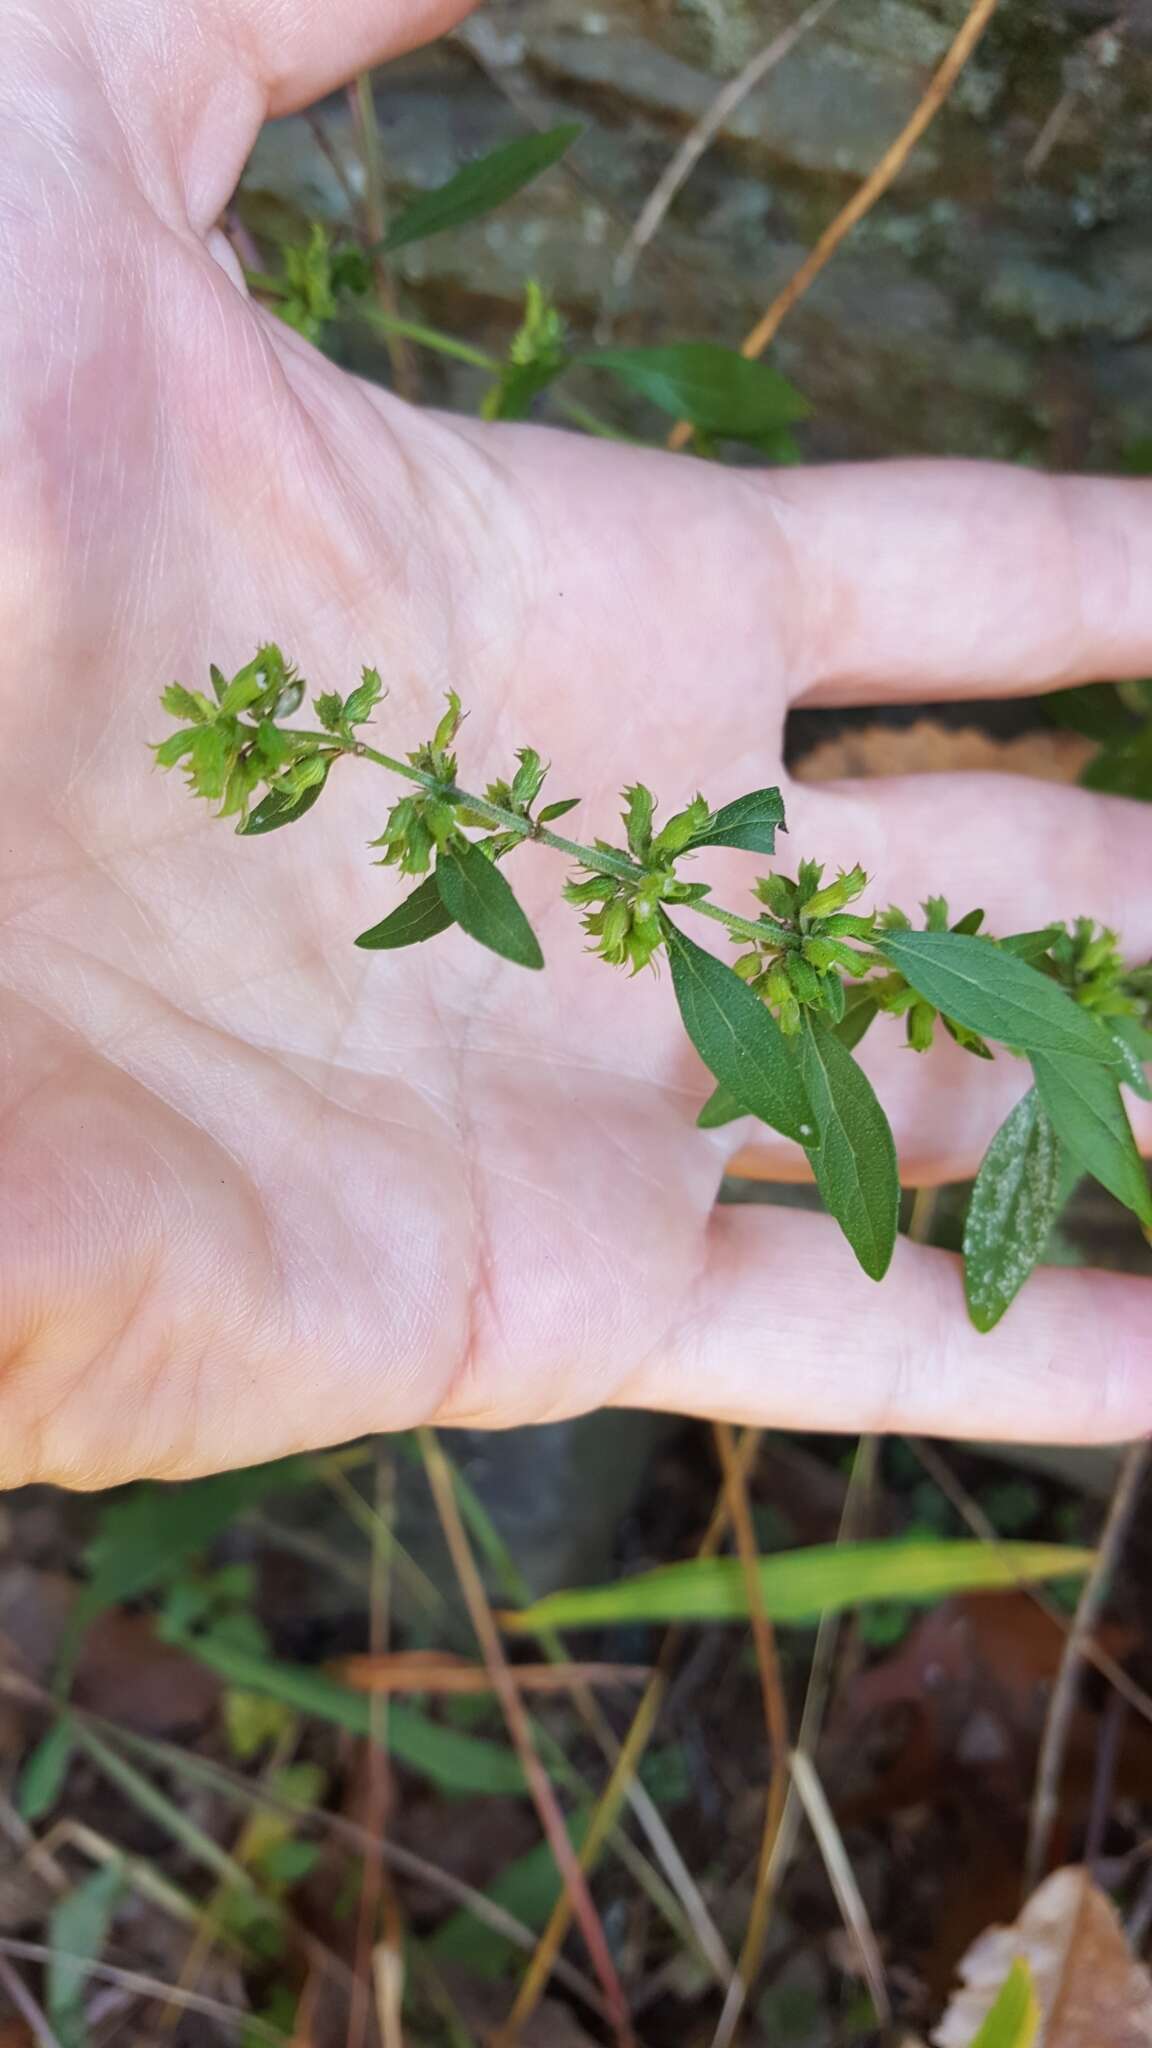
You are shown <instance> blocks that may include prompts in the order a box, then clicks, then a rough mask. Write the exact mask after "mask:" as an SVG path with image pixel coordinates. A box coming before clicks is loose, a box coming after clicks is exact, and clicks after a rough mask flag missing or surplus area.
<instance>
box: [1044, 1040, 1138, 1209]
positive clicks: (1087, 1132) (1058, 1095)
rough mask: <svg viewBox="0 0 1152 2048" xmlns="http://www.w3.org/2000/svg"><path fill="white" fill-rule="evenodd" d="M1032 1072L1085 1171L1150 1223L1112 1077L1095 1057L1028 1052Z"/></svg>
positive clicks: (1129, 1133)
mask: <svg viewBox="0 0 1152 2048" xmlns="http://www.w3.org/2000/svg"><path fill="white" fill-rule="evenodd" d="M1032 1071H1033V1073H1034V1074H1035V1076H1036V1086H1037V1089H1038V1090H1039V1093H1040V1100H1041V1102H1042V1103H1043V1104H1044V1107H1045V1109H1046V1110H1047V1112H1048V1114H1049V1116H1050V1117H1051V1119H1052V1122H1053V1124H1054V1126H1055V1129H1056V1133H1057V1135H1058V1137H1059V1138H1060V1140H1061V1142H1062V1143H1063V1144H1065V1145H1066V1146H1067V1147H1068V1150H1069V1152H1071V1154H1072V1156H1073V1158H1074V1159H1078V1160H1079V1162H1080V1164H1081V1166H1082V1167H1083V1168H1084V1171H1085V1172H1086V1173H1090V1174H1091V1175H1092V1176H1093V1178H1094V1179H1095V1180H1098V1181H1099V1182H1100V1185H1101V1186H1102V1187H1106V1188H1107V1189H1108V1191H1109V1193H1110V1194H1113V1195H1115V1197H1116V1199H1117V1201H1118V1202H1123V1204H1124V1207H1125V1208H1126V1209H1131V1210H1132V1212H1133V1214H1134V1215H1136V1216H1138V1217H1139V1219H1140V1221H1141V1223H1142V1224H1143V1225H1144V1226H1145V1228H1146V1229H1147V1228H1149V1227H1152V1189H1150V1188H1149V1186H1148V1175H1147V1173H1146V1172H1145V1169H1144V1162H1143V1160H1142V1159H1141V1157H1140V1154H1139V1152H1138V1151H1137V1149H1136V1140H1135V1138H1134V1137H1133V1136H1132V1126H1131V1124H1130V1123H1129V1121H1128V1112H1127V1110H1126V1109H1125V1107H1124V1099H1123V1097H1122V1095H1121V1093H1120V1086H1119V1081H1118V1078H1117V1075H1116V1073H1115V1072H1113V1071H1111V1070H1110V1069H1109V1068H1107V1067H1101V1066H1098V1065H1097V1064H1096V1062H1095V1060H1084V1059H1077V1058H1076V1057H1075V1056H1074V1055H1072V1056H1069V1055H1067V1054H1064V1053H1038V1052H1037V1053H1033V1054H1032Z"/></svg>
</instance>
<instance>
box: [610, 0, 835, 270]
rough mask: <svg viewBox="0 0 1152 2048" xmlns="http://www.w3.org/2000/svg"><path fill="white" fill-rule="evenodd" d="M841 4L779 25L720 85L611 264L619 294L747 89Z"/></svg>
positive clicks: (815, 1) (815, 5)
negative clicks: (677, 196)
mask: <svg viewBox="0 0 1152 2048" xmlns="http://www.w3.org/2000/svg"><path fill="white" fill-rule="evenodd" d="M839 4H840V0H812V4H811V6H809V7H806V8H805V9H804V12H803V14H801V15H799V16H798V18H797V19H796V20H795V21H793V22H790V23H789V25H788V27H787V28H784V29H781V31H780V33H779V35H776V36H773V38H772V40H771V42H769V43H766V44H765V46H764V48H763V49H762V50H758V51H757V52H756V55H755V56H754V57H751V58H750V59H749V61H748V63H747V64H745V65H744V67H743V69H742V70H741V71H738V72H737V73H736V76H735V77H734V78H729V79H727V80H726V81H725V83H724V84H723V85H722V86H721V88H720V91H719V92H718V93H717V95H716V97H715V99H714V100H713V101H712V104H711V106H709V107H706V108H705V110H704V112H703V113H702V114H701V116H700V118H699V120H698V121H695V122H694V123H693V125H692V127H691V128H690V129H689V130H688V133H687V135H686V136H685V137H684V140H683V141H682V143H681V144H680V147H679V149H677V151H676V152H675V154H674V155H673V156H672V157H670V158H669V160H668V163H667V164H666V165H665V167H664V169H663V171H662V172H661V174H660V176H659V177H658V178H657V180H656V183H655V184H654V185H653V187H652V190H651V192H650V193H649V194H648V197H647V199H646V200H645V201H644V204H643V206H642V207H641V209H640V212H639V214H638V215H637V217H636V221H635V225H634V226H633V227H632V228H631V229H630V230H629V233H628V238H627V240H626V241H625V243H624V245H623V247H622V248H621V250H620V253H619V255H618V256H617V258H616V261H615V263H614V264H613V266H612V283H613V286H614V288H615V290H616V291H617V292H624V291H626V290H627V288H628V286H629V284H630V283H631V281H632V278H633V275H634V273H635V270H636V265H637V264H638V262H639V261H640V258H641V256H642V255H643V253H644V251H645V249H646V248H647V247H648V244H649V242H651V240H652V238H653V236H654V235H656V234H658V232H659V230H660V227H661V225H662V223H663V220H664V217H665V215H666V213H667V212H668V208H669V207H670V206H671V204H672V202H673V200H674V199H675V197H676V195H677V193H678V192H679V191H680V189H681V187H682V186H683V185H684V184H685V183H686V182H687V180H688V179H689V178H690V177H691V175H692V173H693V171H694V170H695V168H696V166H697V164H698V163H699V161H700V158H701V157H702V156H703V155H704V152H705V150H706V149H708V148H709V147H710V146H711V144H712V143H713V142H714V141H715V139H716V137H717V135H719V133H720V131H721V129H722V128H723V127H724V124H725V122H727V121H730V120H731V118H732V115H733V114H734V113H735V111H736V109H737V107H738V106H740V105H741V103H742V102H743V101H744V100H746V99H747V97H748V95H749V93H750V92H755V90H756V87H757V86H758V85H760V84H761V83H762V82H763V80H764V79H765V78H767V76H768V74H769V72H770V71H774V70H775V68H776V66H777V65H778V64H780V63H782V62H783V60H784V58H785V57H787V56H789V55H790V54H791V52H792V51H793V50H794V49H795V48H796V45H797V43H799V42H801V41H802V39H803V38H804V37H805V36H806V35H807V34H808V32H809V30H810V29H814V28H815V27H816V26H817V24H818V23H819V22H821V21H823V19H824V16H825V15H826V14H830V13H831V11H832V9H833V8H834V7H837V6H839Z"/></svg>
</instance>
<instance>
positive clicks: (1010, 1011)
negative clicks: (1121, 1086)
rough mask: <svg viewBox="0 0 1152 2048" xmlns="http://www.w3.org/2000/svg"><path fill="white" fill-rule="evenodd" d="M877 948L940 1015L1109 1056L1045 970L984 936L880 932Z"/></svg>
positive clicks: (1040, 1048)
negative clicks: (1008, 951) (1033, 965)
mask: <svg viewBox="0 0 1152 2048" xmlns="http://www.w3.org/2000/svg"><path fill="white" fill-rule="evenodd" d="M877 951H878V952H879V953H881V954H882V955H883V957H884V958H885V959H886V960H887V961H889V962H890V963H891V965H892V966H893V967H896V968H898V969H899V970H900V973H901V974H903V975H904V977H905V979H906V980H907V981H909V982H910V983H911V985H912V987H913V988H914V989H916V991H917V992H918V994H920V995H921V996H923V997H924V999H925V1001H926V1002H929V1003H933V1004H934V1005H935V1007H936V1008H937V1009H938V1010H941V1011H943V1013H944V1015H945V1016H946V1017H954V1018H955V1019H956V1022H957V1023H958V1024H965V1025H967V1027H968V1029H969V1031H978V1032H979V1033H980V1034H981V1036H982V1037H986V1038H995V1039H998V1040H999V1041H1000V1043H1001V1045H1009V1046H1020V1047H1022V1048H1023V1050H1024V1051H1025V1052H1052V1053H1076V1054H1079V1055H1080V1056H1081V1057H1082V1058H1085V1059H1089V1060H1091V1059H1096V1060H1102V1061H1103V1062H1104V1063H1105V1064H1106V1065H1107V1064H1109V1063H1110V1064H1113V1065H1114V1064H1116V1063H1117V1062H1118V1060H1119V1054H1118V1053H1117V1051H1116V1048H1115V1046H1113V1045H1112V1044H1111V1042H1110V1041H1109V1039H1108V1037H1107V1034H1106V1033H1105V1032H1103V1031H1102V1030H1101V1028H1100V1026H1099V1024H1098V1023H1097V1022H1096V1020H1095V1018H1094V1017H1090V1016H1089V1015H1088V1013H1087V1011H1085V1010H1081V1009H1080V1008H1079V1007H1078V1005H1077V1004H1076V1003H1074V1002H1073V1000H1072V997H1071V996H1070V995H1068V994H1067V993H1066V992H1065V990H1064V989H1062V988H1059V987H1058V986H1057V984H1056V983H1055V982H1054V981H1049V979H1048V977H1047V975H1046V974H1040V973H1038V972H1037V970H1036V969H1035V968H1034V967H1029V966H1028V965H1027V963H1026V962H1025V961H1023V960H1018V959H1016V958H1015V956H1014V955H1013V954H1011V953H1007V952H1005V951H1003V950H1002V948H1001V947H999V946H996V945H994V944H993V943H992V942H991V941H990V940H988V939H973V938H966V937H965V936H964V935H963V934H962V933H958V932H885V933H884V934H883V935H882V936H881V937H880V939H879V941H878V943H877Z"/></svg>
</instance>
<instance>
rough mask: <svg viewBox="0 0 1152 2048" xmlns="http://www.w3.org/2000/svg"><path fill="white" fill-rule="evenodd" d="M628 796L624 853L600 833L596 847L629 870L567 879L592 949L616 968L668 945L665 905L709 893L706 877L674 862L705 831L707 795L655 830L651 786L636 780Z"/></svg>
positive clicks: (636, 968)
mask: <svg viewBox="0 0 1152 2048" xmlns="http://www.w3.org/2000/svg"><path fill="white" fill-rule="evenodd" d="M623 795H624V803H625V809H624V812H623V822H624V830H625V834H626V836H627V841H628V844H627V851H625V850H624V848H622V847H614V846H611V845H610V844H609V843H608V842H607V841H606V840H603V839H598V840H596V842H595V845H596V850H597V852H599V853H606V854H608V855H610V856H612V857H613V858H615V859H618V860H620V861H624V862H627V864H628V867H629V869H630V870H631V872H630V873H626V874H623V875H620V876H615V875H608V874H602V873H589V874H588V875H586V876H585V877H584V878H582V879H581V880H578V881H570V882H567V883H565V886H564V895H565V897H566V899H567V901H568V902H569V903H573V904H575V905H576V908H577V909H578V910H580V911H582V912H583V915H582V917H581V923H582V924H583V927H584V930H585V931H586V932H587V934H588V936H589V938H590V939H592V941H593V944H592V946H591V948H590V951H592V952H593V953H597V954H599V956H600V958H601V959H602V960H607V961H608V963H609V965H610V966H612V967H627V968H629V969H630V970H631V972H632V973H633V974H639V972H640V969H641V968H642V967H650V966H651V965H652V963H653V962H654V960H655V959H656V956H657V954H658V953H659V952H660V951H661V948H662V947H663V946H664V944H665V939H666V934H665V928H664V922H663V918H662V915H661V905H662V904H664V903H693V902H698V901H699V900H700V899H701V898H702V897H704V896H707V895H708V894H709V893H710V891H709V888H708V884H707V883H706V882H682V881H680V880H679V878H678V876H677V874H676V861H677V859H678V858H679V856H680V855H681V854H683V853H687V852H688V851H689V849H690V848H691V847H692V845H693V844H694V842H695V841H697V840H698V839H699V838H700V837H701V836H702V835H703V834H704V833H705V832H706V831H707V828H708V826H709V825H710V824H711V822H712V818H713V813H712V811H711V810H710V809H709V806H708V805H707V804H706V803H705V801H704V798H703V797H702V796H696V797H694V798H693V800H692V802H691V803H690V804H689V805H688V806H687V807H686V809H684V810H682V811H677V812H676V813H675V815H674V816H673V817H671V818H669V820H668V823H667V824H666V825H665V826H664V827H663V830H662V831H660V832H656V831H654V829H653V820H654V815H655V810H656V800H655V798H654V796H653V795H652V792H651V790H650V789H647V788H646V787H645V785H644V784H643V783H642V782H638V783H635V784H634V785H633V786H632V788H630V789H626V790H625V791H624V792H623Z"/></svg>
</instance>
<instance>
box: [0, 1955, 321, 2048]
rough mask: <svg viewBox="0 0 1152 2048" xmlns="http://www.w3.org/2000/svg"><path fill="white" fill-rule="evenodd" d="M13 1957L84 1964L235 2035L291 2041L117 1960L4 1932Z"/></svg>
mask: <svg viewBox="0 0 1152 2048" xmlns="http://www.w3.org/2000/svg"><path fill="white" fill-rule="evenodd" d="M2 1956H11V1957H13V1958H14V1959H15V1961H17V1962H21V1963H50V1962H51V1961H52V1960H53V1958H55V1960H56V1961H57V1962H64V1963H81V1964H83V1966H84V1971H85V1974H86V1975H87V1976H89V1977H94V1978H96V1980H97V1981H98V1982H99V1983H101V1984H119V1985H120V1986H121V1988H122V1989H123V1990H125V1991H135V1992H137V1993H138V1994H139V1996H140V1997H141V1998H156V1999H167V2000H168V2002H169V2003H170V2004H176V2005H181V2006H183V2008H184V2011H185V2012H195V2013H200V2014H201V2015H202V2016H203V2017H204V2018H205V2019H209V2020H218V2021H219V2022H220V2024H221V2025H222V2026H225V2027H227V2028H228V2029H229V2031H230V2032H232V2033H233V2034H238V2033H240V2032H241V2030H244V2031H245V2032H246V2033H247V2035H248V2038H249V2040H251V2041H272V2042H274V2043H276V2044H277V2048H283V2044H284V2043H285V2042H286V2041H287V2040H288V2036H287V2034H282V2033H281V2032H280V2029H279V2028H278V2027H270V2026H268V2025H267V2023H266V2022H265V2021H264V2020H259V2019H257V2018H256V2017H255V2015H254V2014H253V2013H250V2012H242V2011H241V2009H240V2007H239V2006H235V2005H225V2004H224V2003H223V2001H222V2000H221V1999H219V1998H208V1997H206V1996H205V1995H204V1994H203V1993H201V1992H198V1991H177V1990H176V1989H175V1987H174V1986H173V1985H171V1984H162V1983H161V1982H160V1980H159V1978H158V1977H148V1976H146V1975H145V1974H144V1972H143V1971H142V1970H122V1969H121V1968H120V1967H119V1965H118V1964H116V1963H104V1962H99V1961H94V1960H93V1959H92V1958H91V1957H90V1956H76V1955H71V1954H67V1953H65V1952H63V1951H62V1950H60V1949H52V1948H49V1946H48V1944H47V1942H43V1941H22V1940H19V1939H18V1938H17V1937H16V1936H15V1935H12V1934H0V1957H2Z"/></svg>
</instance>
